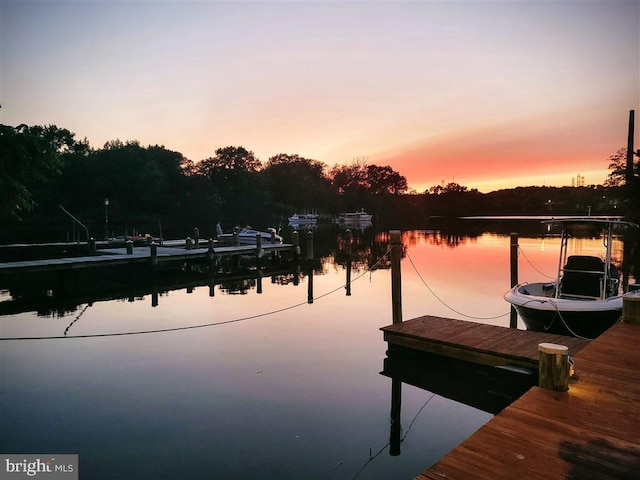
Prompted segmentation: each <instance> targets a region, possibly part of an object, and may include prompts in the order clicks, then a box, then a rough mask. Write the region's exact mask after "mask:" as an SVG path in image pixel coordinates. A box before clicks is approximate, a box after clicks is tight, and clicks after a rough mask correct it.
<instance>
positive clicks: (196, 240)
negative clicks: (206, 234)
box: [193, 227, 200, 248]
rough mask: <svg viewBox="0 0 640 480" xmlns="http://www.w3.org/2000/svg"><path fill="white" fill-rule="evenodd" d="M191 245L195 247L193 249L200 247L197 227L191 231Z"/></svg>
mask: <svg viewBox="0 0 640 480" xmlns="http://www.w3.org/2000/svg"><path fill="white" fill-rule="evenodd" d="M193 243H194V245H195V248H199V247H200V230H198V227H195V228H194V229H193Z"/></svg>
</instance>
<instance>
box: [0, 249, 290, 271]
mask: <svg viewBox="0 0 640 480" xmlns="http://www.w3.org/2000/svg"><path fill="white" fill-rule="evenodd" d="M292 250H293V245H291V244H287V243H276V244H272V243H264V244H263V245H262V251H263V252H264V253H268V252H283V251H292ZM209 253H210V252H209V251H208V247H206V246H205V247H204V248H197V249H196V248H194V249H191V250H187V249H186V248H177V247H164V246H158V247H157V261H158V263H162V262H175V261H190V260H207V259H211V258H210V257H209ZM255 254H256V247H255V245H240V246H236V247H233V246H216V247H215V248H214V251H213V255H214V256H215V258H216V259H219V258H222V257H226V256H236V255H255ZM150 259H151V247H149V246H144V247H135V248H134V249H133V253H130V254H127V252H126V248H105V249H99V250H98V251H97V253H96V255H87V256H82V257H65V258H50V259H44V260H21V261H15V262H0V274H3V273H14V272H25V273H26V272H29V273H32V272H44V271H53V270H73V269H79V268H88V267H102V266H112V265H122V264H128V263H129V264H133V263H145V262H146V263H149V262H150Z"/></svg>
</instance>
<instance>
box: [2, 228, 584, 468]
mask: <svg viewBox="0 0 640 480" xmlns="http://www.w3.org/2000/svg"><path fill="white" fill-rule="evenodd" d="M461 233H462V232H458V231H455V230H446V231H436V230H422V231H419V232H404V233H403V243H404V244H405V250H406V252H405V257H404V258H405V261H403V277H402V282H403V315H404V317H405V318H407V319H409V318H415V317H418V316H422V315H425V314H429V315H436V316H443V317H451V318H460V315H458V314H455V313H452V312H451V311H450V310H448V309H447V308H446V307H445V306H444V305H442V304H440V303H439V302H437V301H434V297H433V296H432V295H431V294H430V293H429V292H428V290H427V289H426V288H425V286H424V284H423V282H422V281H421V278H419V277H418V274H417V273H416V271H417V272H419V273H420V276H421V277H422V278H423V279H424V280H425V281H427V282H429V284H430V286H431V287H432V289H433V290H434V291H436V292H437V294H438V295H439V296H440V297H441V298H442V299H444V300H445V301H446V302H447V303H449V304H451V305H453V306H455V307H457V308H458V309H459V310H462V311H465V313H472V314H476V315H490V314H499V313H503V312H508V304H507V303H506V302H505V301H504V300H503V299H502V294H503V293H504V291H506V290H507V289H508V287H509V270H508V264H509V238H508V236H507V235H502V234H495V233H489V234H488V233H483V234H479V235H478V234H477V232H476V231H475V230H474V231H473V232H471V234H470V235H468V236H465V235H464V234H461ZM544 241H545V244H544V247H543V245H542V237H532V238H526V237H524V236H521V246H522V248H523V251H526V255H527V258H528V259H529V260H530V261H531V263H532V264H534V265H536V267H537V268H538V269H539V270H540V271H542V272H547V271H550V272H551V273H553V272H554V271H555V269H556V268H557V254H556V246H557V239H556V238H554V237H546V238H545V239H544ZM302 243H303V245H301V246H302V247H303V248H304V245H305V242H302ZM388 245H389V235H388V232H375V231H374V230H373V229H368V230H365V231H350V232H347V230H346V229H337V228H333V227H329V228H318V229H317V230H316V231H315V232H314V251H315V255H314V259H313V260H312V261H306V260H303V261H301V262H300V263H299V265H288V266H280V267H278V268H276V267H275V266H274V268H273V269H272V270H267V268H268V267H269V266H268V264H265V265H263V268H261V269H257V268H256V267H255V266H251V265H249V264H247V265H240V267H241V268H239V269H232V268H229V269H227V270H225V271H224V272H222V271H221V272H217V273H216V275H214V276H213V277H212V276H211V275H210V273H209V272H207V271H206V269H204V268H203V269H199V268H197V267H196V268H192V269H185V270H179V271H173V272H160V275H158V276H157V277H155V278H154V277H148V276H145V275H144V274H143V273H142V272H135V271H131V272H124V273H123V272H122V271H121V272H119V273H117V272H114V273H106V272H105V273H101V275H99V278H92V277H91V276H83V275H81V276H80V277H78V278H77V279H76V280H75V283H74V282H68V283H66V288H63V285H58V284H57V283H56V282H57V280H56V278H51V279H49V280H50V281H49V280H47V281H45V279H44V278H38V277H35V278H31V279H29V280H27V279H25V280H24V281H21V282H17V281H15V282H14V283H13V284H11V285H9V287H10V288H11V293H9V291H8V290H7V291H6V292H5V293H0V308H4V309H6V311H7V313H3V314H2V317H1V318H0V322H2V329H3V335H4V336H5V337H35V336H40V337H43V338H45V336H46V335H49V336H55V337H56V338H59V337H60V336H61V335H63V332H65V331H66V334H67V336H66V338H65V339H57V340H27V341H4V342H2V350H3V352H2V355H3V369H4V370H3V375H4V378H3V386H6V388H5V389H4V391H3V400H2V409H3V415H2V426H1V428H2V431H3V435H2V438H1V439H0V447H2V449H3V451H8V452H15V453H28V452H31V451H33V452H34V453H38V452H55V451H67V452H71V453H79V455H80V462H81V469H82V470H83V472H84V473H83V478H84V476H86V477H87V478H95V479H99V478H120V479H139V478H149V477H150V476H152V477H154V478H188V479H196V478H198V479H199V478H230V479H234V478H264V477H267V478H283V479H284V478H317V479H328V478H331V479H351V478H354V474H358V472H359V471H361V470H362V469H363V467H365V468H364V470H362V472H361V473H359V474H358V478H359V479H362V480H364V479H378V478H413V477H414V476H415V475H417V474H419V473H420V472H421V471H423V470H424V469H425V468H427V467H428V466H429V465H430V464H432V463H434V462H435V461H437V460H438V459H439V458H441V457H442V456H443V455H445V454H446V453H447V452H448V451H450V450H451V449H452V448H454V447H455V446H456V445H458V444H459V443H460V442H461V441H463V440H464V439H465V438H467V437H468V436H469V435H471V434H472V433H473V432H474V431H476V430H477V428H479V427H480V426H482V425H483V424H484V423H485V422H486V421H487V420H488V419H489V418H490V417H491V415H492V413H487V412H494V411H496V410H497V409H499V408H500V407H501V405H502V404H504V402H508V401H509V400H508V397H505V396H504V395H505V394H504V392H502V390H501V388H502V386H504V385H502V384H501V383H500V382H501V381H500V379H496V380H490V376H489V375H484V373H483V372H482V371H479V372H476V374H472V373H468V372H465V369H464V368H463V367H459V368H458V367H455V368H451V367H449V368H448V369H446V368H444V367H442V366H440V365H439V364H438V363H437V362H436V361H434V360H432V359H429V360H419V359H416V358H410V359H402V358H398V357H397V356H395V355H393V354H394V353H395V352H390V353H389V354H387V353H386V350H387V345H386V343H385V342H384V341H383V338H382V335H381V332H380V328H381V327H384V326H387V325H389V324H390V323H391V305H390V300H389V299H390V285H391V282H390V272H389V271H388V270H387V269H388V264H387V263H386V262H387V260H386V257H385V253H386V252H387V250H388ZM590 245H591V240H587V241H584V242H582V244H581V245H579V247H580V248H585V249H589V248H590ZM349 249H350V252H349ZM303 253H305V252H303ZM305 257H306V255H303V257H302V258H303V259H304V258H305ZM381 259H383V261H380V260H381ZM409 259H410V260H411V261H412V262H413V264H414V265H415V270H414V268H413V267H412V266H410V264H409V261H408V260H409ZM522 263H523V265H522V270H523V271H522V273H523V275H522V276H523V278H528V276H529V274H530V273H535V271H533V270H532V269H531V268H530V267H528V265H527V264H526V262H524V261H522ZM349 267H350V270H349ZM269 268H270V267H269ZM349 271H350V272H351V273H350V275H351V276H350V281H348V280H349V279H348V272H349ZM93 277H95V275H94V276H93ZM478 279H481V280H482V281H481V282H480V281H479V280H478ZM212 280H213V282H212ZM154 282H155V283H154ZM305 284H306V285H305ZM0 286H3V287H4V288H9V287H7V286H6V283H5V282H4V281H2V282H0ZM347 287H348V288H347ZM236 291H241V292H243V293H241V294H232V293H231V292H236ZM14 295H15V297H14ZM154 298H155V299H156V300H155V302H157V303H156V304H157V307H155V308H153V306H152V304H153V303H154ZM309 301H311V302H312V304H311V305H310V304H309ZM291 306H295V308H290V307H291ZM11 309H14V310H12V311H13V312H14V313H11V312H10V311H9V310H11ZM32 309H33V310H32ZM31 311H40V312H41V313H43V314H45V315H50V316H54V317H55V316H56V315H59V316H60V318H42V317H37V316H36V315H34V314H33V313H28V312H31ZM20 312H27V313H20ZM262 312H264V313H265V314H264V315H262V316H261V314H262ZM258 317H259V318H258ZM248 318H250V319H251V321H246V319H248ZM487 323H489V322H487ZM495 324H501V325H503V326H507V325H508V320H506V319H504V318H500V319H497V320H496V321H495ZM214 325H215V328H213V326H214ZM194 326H202V327H206V328H198V329H196V328H193V327H194ZM152 330H155V331H157V332H160V331H164V333H156V334H145V335H133V333H137V332H149V331H152ZM168 332H171V333H168ZM112 334H113V335H112ZM83 335H84V336H85V337H87V338H82V336H83ZM106 335H112V336H106ZM116 335H119V336H116ZM72 337H75V338H72ZM88 337H91V338H88ZM98 337H99V338H98ZM381 364H382V372H381ZM503 383H504V384H505V385H506V386H511V385H512V383H513V381H512V380H509V381H505V382H503ZM507 393H509V391H508V390H507ZM390 421H391V423H390ZM43 425H46V427H47V428H44V429H43V428H42V426H43ZM383 446H384V448H383V449H382V448H381V447H383ZM378 451H382V453H381V454H380V455H379V456H377V457H376V458H375V461H370V460H371V458H372V455H375V454H376V452H378ZM105 452H106V453H105ZM132 452H133V453H132ZM212 452H224V455H219V454H212ZM389 453H392V455H390V454H389ZM398 453H399V454H400V455H398ZM150 468H152V470H150Z"/></svg>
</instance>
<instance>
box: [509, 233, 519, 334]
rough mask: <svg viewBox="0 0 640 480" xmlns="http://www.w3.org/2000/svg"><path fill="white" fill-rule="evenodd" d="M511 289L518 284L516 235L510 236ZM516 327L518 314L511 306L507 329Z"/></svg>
mask: <svg viewBox="0 0 640 480" xmlns="http://www.w3.org/2000/svg"><path fill="white" fill-rule="evenodd" d="M510 252H511V254H510V260H511V288H513V287H515V286H516V285H517V284H518V234H517V233H512V234H511V250H510ZM517 327H518V312H517V311H516V307H514V306H513V305H511V316H510V317H509V328H517Z"/></svg>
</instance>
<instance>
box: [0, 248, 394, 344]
mask: <svg viewBox="0 0 640 480" xmlns="http://www.w3.org/2000/svg"><path fill="white" fill-rule="evenodd" d="M390 252H391V247H389V248H388V249H387V251H386V252H385V253H384V254H383V255H382V256H381V257H380V258H379V259H378V260H377V261H376V262H375V263H374V264H373V265H372V266H371V267H369V268H366V269H365V270H364V271H363V272H362V273H361V274H360V275H357V276H356V277H354V278H352V279H351V283H353V282H355V281H357V280H359V279H361V278H363V277H364V276H365V275H366V274H367V273H368V272H369V271H370V270H373V269H375V267H377V266H378V264H380V263H381V262H382V261H383V260H384V258H385V257H387V256H388V255H389V253H390ZM346 286H347V284H346V283H344V284H342V285H340V286H339V287H337V288H334V289H333V290H330V291H328V292H326V293H323V294H322V295H319V296H317V297H314V301H315V300H321V299H323V298H325V297H328V296H329V295H332V294H334V293H336V292H338V291H340V290H343V289H344V288H346ZM308 303H309V302H308V301H304V302H299V303H296V304H293V305H289V306H287V307H283V308H278V309H276V310H271V311H269V312H263V313H258V314H255V315H250V316H247V317H242V318H234V319H231V320H223V321H220V322H210V323H202V324H197V325H186V326H182V327H168V328H156V329H152V330H136V331H133V332H112V333H88V334H85V335H66V331H65V334H64V335H50V336H41V337H6V338H0V341H9V340H16V341H17V340H62V339H71V338H100V337H124V336H127V335H145V334H148V333H167V332H179V331H183V330H195V329H197V328H207V327H216V326H218V325H228V324H231V323H239V322H244V321H246V320H253V319H256V318H261V317H267V316H269V315H274V314H276V313H282V312H285V311H287V310H292V309H294V308H298V307H301V306H303V305H308ZM82 313H84V312H81V314H82ZM72 323H73V322H72Z"/></svg>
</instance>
